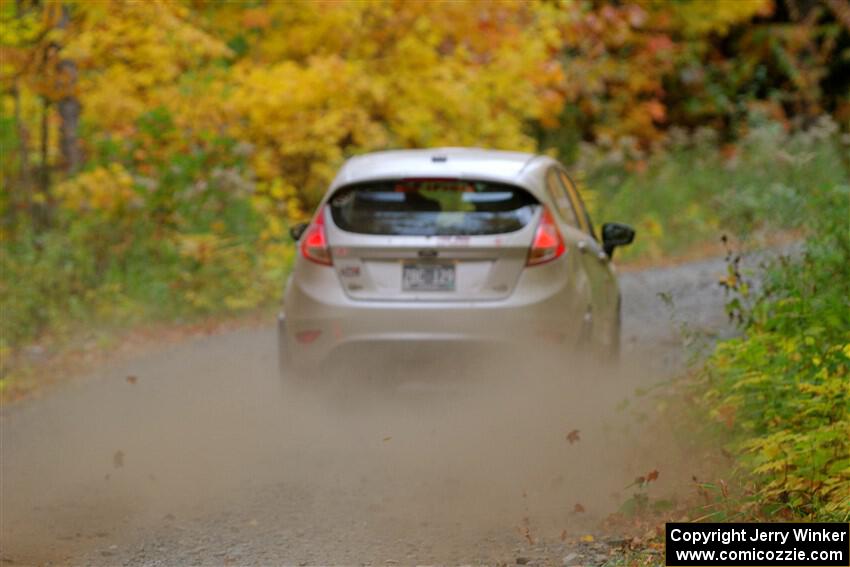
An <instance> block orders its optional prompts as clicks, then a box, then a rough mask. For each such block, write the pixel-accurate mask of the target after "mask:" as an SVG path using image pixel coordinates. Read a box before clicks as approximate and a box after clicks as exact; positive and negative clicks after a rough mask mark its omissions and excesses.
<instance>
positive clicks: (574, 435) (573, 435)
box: [567, 429, 579, 445]
mask: <svg viewBox="0 0 850 567" xmlns="http://www.w3.org/2000/svg"><path fill="white" fill-rule="evenodd" d="M578 434H579V430H578V429H573V430H572V431H570V432H569V433H567V441H569V442H570V445H572V444H573V443H577V442H578V440H579V435H578Z"/></svg>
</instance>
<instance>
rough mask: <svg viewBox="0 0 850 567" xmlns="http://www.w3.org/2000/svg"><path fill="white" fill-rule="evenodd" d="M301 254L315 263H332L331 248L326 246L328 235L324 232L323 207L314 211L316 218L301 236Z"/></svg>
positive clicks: (326, 264) (328, 264) (325, 264)
mask: <svg viewBox="0 0 850 567" xmlns="http://www.w3.org/2000/svg"><path fill="white" fill-rule="evenodd" d="M301 255H302V256H304V257H305V258H307V259H308V260H310V261H311V262H315V263H317V264H322V265H324V266H330V265H332V264H333V259H332V258H331V249H330V248H329V247H328V237H327V234H326V233H325V207H324V206H322V207H321V208H320V209H319V211H318V212H317V213H316V218H314V219H313V222H311V223H310V226H308V227H307V230H306V231H305V232H304V235H303V236H302V237H301Z"/></svg>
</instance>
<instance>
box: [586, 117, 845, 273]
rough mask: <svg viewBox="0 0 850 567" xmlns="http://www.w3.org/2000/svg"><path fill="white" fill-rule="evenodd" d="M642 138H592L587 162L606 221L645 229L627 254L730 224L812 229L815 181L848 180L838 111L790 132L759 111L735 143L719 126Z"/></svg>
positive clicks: (672, 249) (694, 240)
mask: <svg viewBox="0 0 850 567" xmlns="http://www.w3.org/2000/svg"><path fill="white" fill-rule="evenodd" d="M633 142H634V140H632V141H631V142H630V140H629V139H623V140H621V141H620V142H618V143H616V144H612V145H603V146H585V147H584V149H583V152H582V156H581V157H580V159H579V161H578V163H577V167H579V168H581V169H582V170H583V171H584V172H585V173H584V176H583V177H584V179H585V181H586V184H587V185H588V186H589V187H590V188H591V189H592V190H593V191H594V193H595V198H596V203H595V209H596V215H595V216H596V217H597V219H598V221H599V222H604V221H606V220H619V221H623V222H629V223H633V224H634V225H635V226H636V228H637V230H638V238H637V239H636V240H635V243H634V244H633V245H632V246H629V247H627V248H624V249H623V251H622V255H621V256H619V258H622V259H626V260H628V259H631V258H638V257H644V258H646V257H649V258H661V257H664V256H668V255H671V254H677V253H682V252H685V251H687V250H688V249H689V248H691V247H693V246H695V245H697V244H700V243H704V242H707V241H710V240H715V239H716V238H717V236H718V234H720V233H721V232H729V233H732V234H736V235H739V236H743V237H746V236H749V235H752V234H753V233H755V232H759V231H764V230H775V229H796V228H804V229H809V228H811V223H810V221H809V219H807V218H806V217H804V216H803V215H801V214H800V210H801V207H802V206H803V203H804V202H805V201H806V200H807V199H808V191H809V188H810V187H829V186H835V185H839V184H842V183H847V180H848V176H847V172H846V170H845V168H844V164H843V163H842V155H847V154H848V153H850V146H848V144H847V142H846V141H845V142H841V141H840V139H839V136H838V135H837V126H836V124H835V123H834V122H833V121H832V120H831V119H830V118H829V117H823V118H821V119H820V120H818V121H817V122H816V123H815V124H814V125H812V126H811V127H810V128H808V129H805V130H799V131H796V132H793V131H792V132H789V131H787V130H786V129H785V128H784V127H783V126H782V125H781V124H780V123H777V122H773V121H768V120H765V119H764V118H760V117H758V116H753V117H751V119H750V123H749V127H748V128H747V130H746V131H745V132H742V134H741V137H740V138H739V140H738V141H737V142H736V143H735V144H727V145H720V144H719V140H718V136H717V132H716V131H714V130H710V129H702V130H699V131H697V132H695V133H694V134H692V135H685V134H684V133H683V132H679V133H673V134H672V135H671V136H670V138H669V139H668V141H667V142H666V143H665V144H664V145H661V146H658V147H657V148H656V149H655V151H654V153H647V152H645V151H643V150H641V149H640V148H638V147H637V146H636V145H635V144H634V143H633Z"/></svg>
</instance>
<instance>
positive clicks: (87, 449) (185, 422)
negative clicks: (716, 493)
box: [0, 260, 728, 566]
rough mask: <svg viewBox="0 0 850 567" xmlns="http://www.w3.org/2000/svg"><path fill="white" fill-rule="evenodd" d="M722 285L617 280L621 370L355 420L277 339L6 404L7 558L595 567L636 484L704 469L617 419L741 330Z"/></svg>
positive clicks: (166, 360)
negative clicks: (682, 329)
mask: <svg viewBox="0 0 850 567" xmlns="http://www.w3.org/2000/svg"><path fill="white" fill-rule="evenodd" d="M724 270H725V268H724V264H723V262H722V261H720V260H712V261H705V262H699V263H692V264H687V265H682V266H677V267H671V268H663V269H651V270H645V271H642V272H636V273H626V274H623V275H622V276H621V287H622V291H623V297H624V304H623V306H624V340H625V342H624V350H625V357H624V358H625V364H623V368H622V369H621V370H620V371H619V372H611V371H610V370H608V371H605V372H603V371H601V370H595V369H581V370H579V369H576V368H572V367H570V365H569V364H567V363H563V362H561V363H558V364H557V365H555V366H554V367H553V366H552V365H544V364H536V363H535V362H534V361H529V365H528V369H529V370H528V375H527V376H511V377H503V379H499V380H496V379H494V380H492V381H490V380H489V376H490V374H492V375H497V374H498V372H495V371H493V372H490V371H487V372H484V374H487V376H485V378H487V379H485V380H476V381H475V382H474V383H475V384H476V385H475V386H474V387H472V388H471V389H470V390H469V391H464V392H462V393H460V394H457V393H452V394H447V395H436V394H435V395H427V396H420V395H409V396H401V395H392V396H381V397H374V398H368V399H364V400H361V401H358V403H357V404H356V406H355V407H352V406H344V407H340V406H339V405H337V404H334V403H328V402H327V400H316V399H312V398H310V397H308V396H293V395H290V394H287V393H286V392H285V390H283V389H282V388H281V385H280V383H279V381H278V380H277V375H276V351H275V330H274V327H273V326H272V325H271V324H270V325H269V326H267V327H261V328H254V329H243V330H239V331H234V332H229V333H226V334H221V335H217V336H210V337H205V338H200V339H195V340H192V341H189V342H186V343H183V344H180V345H176V346H172V347H167V348H163V349H160V350H157V351H155V352H150V353H148V354H145V355H143V356H139V357H138V358H136V359H133V360H131V361H129V362H123V363H121V364H114V365H111V366H108V367H105V368H102V369H101V370H100V371H98V372H97V373H96V374H95V375H92V376H89V377H86V378H85V379H82V380H74V381H71V382H69V383H68V384H66V385H65V386H62V387H60V388H57V389H55V390H54V391H52V392H50V393H49V395H47V396H45V397H44V398H43V399H41V400H35V401H31V402H27V403H23V404H18V405H15V406H12V407H6V408H3V411H2V414H0V419H2V421H1V422H0V423H2V453H1V454H2V465H1V467H2V468H1V469H0V470H1V471H2V479H0V482H1V483H2V508H0V511H2V518H0V524H1V525H0V538H2V539H0V544H2V545H0V561H2V563H3V564H4V565H23V564H41V565H60V564H61V565H65V564H80V565H83V564H85V565H132V566H157V565H271V564H367V563H368V564H383V565H395V564H405V565H406V564H437V563H439V564H463V563H477V564H480V563H486V564H497V563H503V564H504V563H507V564H514V563H516V562H520V563H529V564H542V563H545V564H556V565H562V564H563V565H572V564H576V565H582V564H584V565H599V564H602V563H604V562H605V561H607V560H608V559H609V555H608V554H609V552H610V550H609V545H608V544H607V543H606V540H605V538H606V537H608V538H610V537H614V538H616V536H617V534H610V533H606V534H603V533H602V532H601V531H600V528H599V527H598V526H599V522H600V521H601V520H602V519H603V518H605V517H606V516H607V515H608V514H610V513H611V512H613V511H615V510H617V508H618V506H620V505H621V504H622V502H623V501H624V499H625V498H626V497H627V496H628V494H627V491H624V489H623V487H625V486H627V485H628V484H629V483H630V481H631V480H632V479H634V478H635V477H636V476H638V475H639V474H643V473H645V472H646V471H649V470H653V469H657V470H659V471H661V476H660V477H659V480H658V482H657V483H656V484H655V486H654V487H653V488H652V489H651V492H650V496H656V495H663V494H668V493H675V491H676V490H678V486H679V485H681V484H682V483H683V482H685V481H684V479H689V478H690V475H691V474H693V472H694V471H693V469H692V468H691V465H692V463H690V462H689V460H688V458H687V454H686V451H687V448H686V447H683V446H682V444H681V443H680V442H678V441H677V438H676V436H675V435H673V434H672V433H671V434H669V435H667V434H664V433H661V434H659V433H658V432H657V431H656V432H652V434H648V432H647V430H646V427H648V426H646V425H644V424H642V422H641V420H639V419H637V418H636V417H635V415H636V414H635V413H634V412H632V411H629V410H623V407H625V406H626V405H627V402H628V400H630V399H632V398H633V392H634V390H635V388H637V387H645V386H649V385H652V384H655V383H657V382H658V381H659V380H661V379H663V378H664V377H666V376H669V375H670V374H671V373H673V372H675V371H676V370H677V369H678V368H680V365H681V352H682V348H681V339H680V336H681V335H680V333H679V330H678V326H679V323H677V322H676V321H679V322H687V324H688V325H689V326H690V328H692V329H698V330H702V331H711V332H727V331H728V328H727V327H726V326H725V324H724V322H725V317H724V314H723V309H722V304H723V292H722V289H721V288H720V287H719V286H718V285H717V280H718V277H719V276H720V275H722V274H723V273H724ZM659 293H665V294H669V297H671V298H672V300H673V303H674V305H675V306H676V307H675V319H676V321H671V312H670V310H669V309H668V307H667V306H666V305H665V303H664V302H663V301H662V300H661V299H660V298H659V295H658V294H659ZM490 370H494V369H490ZM611 374H615V375H614V376H612V375H611ZM541 377H542V378H541ZM479 378H481V377H479ZM635 405H639V404H635ZM632 407H635V406H632ZM573 430H578V432H579V433H578V434H576V436H578V437H579V440H578V441H576V440H575V439H573V442H569V441H568V440H567V439H566V435H567V433H568V432H570V431H573ZM588 535H595V541H594V542H593V543H590V542H583V543H577V541H579V540H580V538H581V537H584V538H585V540H587V539H589V538H587V537H586V536H588Z"/></svg>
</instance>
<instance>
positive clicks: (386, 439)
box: [384, 437, 392, 443]
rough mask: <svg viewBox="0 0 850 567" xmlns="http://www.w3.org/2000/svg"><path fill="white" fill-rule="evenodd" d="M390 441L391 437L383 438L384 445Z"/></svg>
mask: <svg viewBox="0 0 850 567" xmlns="http://www.w3.org/2000/svg"><path fill="white" fill-rule="evenodd" d="M390 439H392V437H384V443H386V442H387V441H389V440H390Z"/></svg>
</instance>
